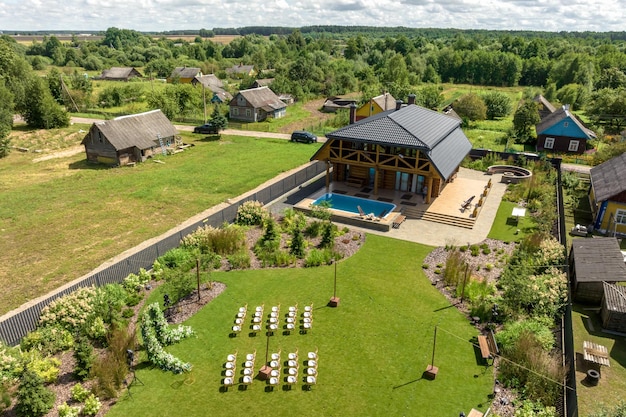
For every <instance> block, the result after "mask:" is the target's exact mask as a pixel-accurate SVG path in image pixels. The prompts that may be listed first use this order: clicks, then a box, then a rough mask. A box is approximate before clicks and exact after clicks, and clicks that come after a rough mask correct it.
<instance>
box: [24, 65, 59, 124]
mask: <svg viewBox="0 0 626 417" xmlns="http://www.w3.org/2000/svg"><path fill="white" fill-rule="evenodd" d="M26 93H27V94H26V99H25V103H24V104H25V106H24V108H23V109H22V112H21V113H22V116H23V117H24V119H25V120H26V124H28V126H30V127H35V128H39V129H54V128H58V127H67V126H69V125H70V115H69V113H68V112H67V111H66V110H65V109H64V108H63V107H62V106H61V105H59V103H57V102H56V101H55V100H54V97H52V94H51V93H50V90H49V89H48V86H47V85H46V83H45V81H44V80H43V79H42V78H39V77H37V76H34V75H32V76H31V77H30V80H29V83H28V86H27V87H26Z"/></svg>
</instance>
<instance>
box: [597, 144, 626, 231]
mask: <svg viewBox="0 0 626 417" xmlns="http://www.w3.org/2000/svg"><path fill="white" fill-rule="evenodd" d="M589 174H590V177H591V186H590V187H589V201H590V203H591V211H592V212H593V217H594V225H593V226H594V228H595V229H596V230H599V231H601V232H603V233H611V234H613V235H626V180H625V178H626V153H623V154H621V155H619V156H616V157H614V158H611V159H609V160H608V161H606V162H604V163H602V164H600V165H598V166H595V167H593V168H591V170H590V173H589Z"/></svg>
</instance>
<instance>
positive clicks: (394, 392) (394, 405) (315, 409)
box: [107, 235, 493, 417]
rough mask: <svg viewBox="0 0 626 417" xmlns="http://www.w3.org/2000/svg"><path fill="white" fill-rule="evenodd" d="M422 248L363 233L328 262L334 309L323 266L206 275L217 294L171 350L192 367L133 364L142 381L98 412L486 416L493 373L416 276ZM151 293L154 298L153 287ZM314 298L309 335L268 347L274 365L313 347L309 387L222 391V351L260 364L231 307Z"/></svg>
mask: <svg viewBox="0 0 626 417" xmlns="http://www.w3.org/2000/svg"><path fill="white" fill-rule="evenodd" d="M430 250H432V248H431V247H427V246H423V245H418V244H414V243H410V242H404V241H399V240H393V239H389V238H385V237H380V236H376V235H368V236H367V240H366V243H365V245H364V246H363V247H362V249H361V250H360V251H359V252H358V253H357V254H355V255H353V256H352V257H350V258H348V259H346V260H344V261H341V262H340V263H339V264H338V265H337V296H339V297H340V298H341V304H340V306H339V307H338V308H336V309H332V308H329V307H326V303H327V301H328V299H329V298H330V296H332V293H333V276H334V269H333V267H332V266H326V267H319V268H310V269H309V268H305V269H294V268H286V269H267V270H255V271H231V272H220V273H213V274H212V279H213V280H215V281H221V282H224V283H225V284H226V285H227V289H226V291H225V292H224V293H222V294H221V295H220V296H219V297H217V298H216V299H215V300H213V301H212V302H211V303H209V304H208V305H207V306H206V307H204V309H203V310H201V311H200V312H199V313H198V314H197V315H195V316H194V317H193V318H191V319H190V320H189V321H188V322H187V323H186V324H189V325H191V326H192V327H193V328H194V329H195V330H196V332H197V338H191V339H187V340H185V341H183V342H181V343H180V344H178V345H175V346H171V347H169V348H168V349H169V351H170V352H172V353H173V354H174V355H177V356H178V357H180V358H181V359H183V360H188V361H190V362H191V363H192V364H193V366H194V368H193V370H192V372H191V373H190V374H189V375H173V374H171V373H165V372H163V371H160V370H157V369H152V367H151V366H149V365H147V364H145V363H142V364H140V365H139V366H138V368H137V376H138V377H139V378H140V379H141V381H142V382H143V383H144V385H136V386H133V387H132V391H131V393H132V398H131V397H129V396H128V395H126V394H123V395H122V397H121V399H120V400H119V401H118V403H117V404H116V405H115V406H114V407H113V408H112V410H111V411H110V412H109V413H108V414H107V416H112V417H115V416H129V415H132V416H153V415H187V416H205V415H208V414H210V415H220V416H240V415H272V416H294V415H305V416H328V415H340V416H366V415H367V416H401V415H407V416H409V415H410V416H414V415H432V416H444V415H458V414H459V412H460V411H462V410H464V411H465V412H466V413H468V412H469V410H470V409H471V408H472V407H473V408H477V409H481V410H482V411H485V410H486V409H487V407H488V406H489V404H490V399H489V394H491V392H492V388H493V377H492V372H493V369H492V368H486V367H485V366H484V365H483V364H482V363H481V362H480V359H479V360H477V355H476V353H475V350H474V347H473V346H472V345H471V344H470V343H469V340H470V339H471V338H472V337H475V336H476V334H477V333H476V329H474V328H473V327H472V326H471V325H470V324H469V322H468V321H467V320H466V319H465V318H464V317H463V316H462V315H461V313H459V312H458V311H457V309H456V308H454V307H453V306H451V305H450V304H449V302H448V301H447V300H446V299H445V298H444V297H443V296H442V295H441V294H440V293H439V292H438V291H437V290H436V289H435V288H434V287H433V286H432V285H431V284H430V282H429V281H428V279H427V278H426V277H425V276H424V274H423V273H422V271H421V268H420V265H421V262H422V260H423V259H424V257H425V256H426V254H427V253H428V252H430ZM390 254H393V258H392V259H391V258H390V256H389V255H390ZM151 298H152V300H153V301H154V300H160V299H161V295H160V293H159V292H158V290H157V291H156V292H155V293H153V294H152V295H151ZM311 302H313V303H314V312H313V329H312V331H311V332H310V333H309V334H305V335H302V334H298V333H296V334H292V335H283V334H282V333H279V334H277V335H275V336H272V337H271V338H270V341H269V344H270V351H278V350H282V352H283V356H282V358H281V359H283V360H285V356H286V354H287V353H288V352H290V351H294V350H296V349H298V351H299V353H300V355H301V359H302V355H306V352H308V351H311V350H315V349H318V350H319V352H318V354H319V357H320V360H319V378H318V384H317V385H316V386H313V388H312V390H311V391H305V390H303V387H302V384H297V385H295V386H294V387H293V389H292V390H290V391H287V390H284V389H283V388H282V386H281V387H279V388H277V389H275V390H274V391H273V392H266V384H265V382H263V381H259V380H255V381H254V383H253V384H252V385H251V386H249V387H248V389H247V390H245V391H243V390H239V389H238V388H237V386H235V387H232V388H230V389H229V390H228V392H221V387H222V386H221V381H222V378H223V377H222V371H223V365H224V362H225V358H226V356H227V354H229V353H233V352H235V351H237V352H238V353H239V355H240V358H239V359H241V356H243V355H245V354H246V353H250V352H252V351H254V350H256V352H257V355H258V360H257V362H256V369H257V370H258V368H259V367H260V366H261V365H262V364H263V363H264V356H265V346H266V342H267V338H266V337H265V336H258V337H251V336H249V335H248V334H247V332H243V333H242V334H240V335H238V336H237V337H235V338H230V337H229V331H230V327H231V326H232V323H233V319H234V315H235V313H236V311H237V309H238V307H239V306H241V305H244V304H246V303H247V304H248V308H249V309H253V308H254V307H255V306H256V305H258V304H263V303H264V304H265V308H266V312H267V311H268V310H269V308H270V307H271V306H272V305H275V304H279V303H280V304H281V313H283V314H284V312H285V311H286V309H287V306H289V305H291V304H295V303H298V304H299V306H300V308H302V307H303V306H304V305H305V304H307V303H311ZM281 315H282V314H281ZM248 323H249V317H248V320H247V321H246V324H248ZM436 325H439V331H438V335H437V345H436V356H435V365H436V366H438V367H439V375H438V376H437V378H436V380H434V381H430V380H426V379H423V378H422V373H423V371H424V370H425V368H426V366H427V365H428V364H429V363H430V360H431V355H432V347H433V333H434V328H435V326H436ZM478 356H479V358H480V355H478ZM300 363H301V364H300V367H301V369H303V368H304V366H303V364H302V360H301V361H300ZM240 365H241V362H240V361H239V365H238V368H237V375H238V376H240V375H239V372H240V370H241V367H240Z"/></svg>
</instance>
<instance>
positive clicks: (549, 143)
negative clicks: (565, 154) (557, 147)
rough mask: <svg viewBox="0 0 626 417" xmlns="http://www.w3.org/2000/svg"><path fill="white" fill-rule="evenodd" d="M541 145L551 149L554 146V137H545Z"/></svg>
mask: <svg viewBox="0 0 626 417" xmlns="http://www.w3.org/2000/svg"><path fill="white" fill-rule="evenodd" d="M543 147H544V148H546V149H552V148H553V147H554V138H546V141H545V143H544V144H543Z"/></svg>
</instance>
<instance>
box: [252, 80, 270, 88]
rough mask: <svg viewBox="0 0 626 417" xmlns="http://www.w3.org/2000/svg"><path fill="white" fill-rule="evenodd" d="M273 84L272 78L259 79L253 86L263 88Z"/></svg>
mask: <svg viewBox="0 0 626 417" xmlns="http://www.w3.org/2000/svg"><path fill="white" fill-rule="evenodd" d="M273 82H274V79H273V78H259V79H257V80H254V84H255V85H256V86H257V87H265V86H267V87H269V86H270V84H271V83H273Z"/></svg>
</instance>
